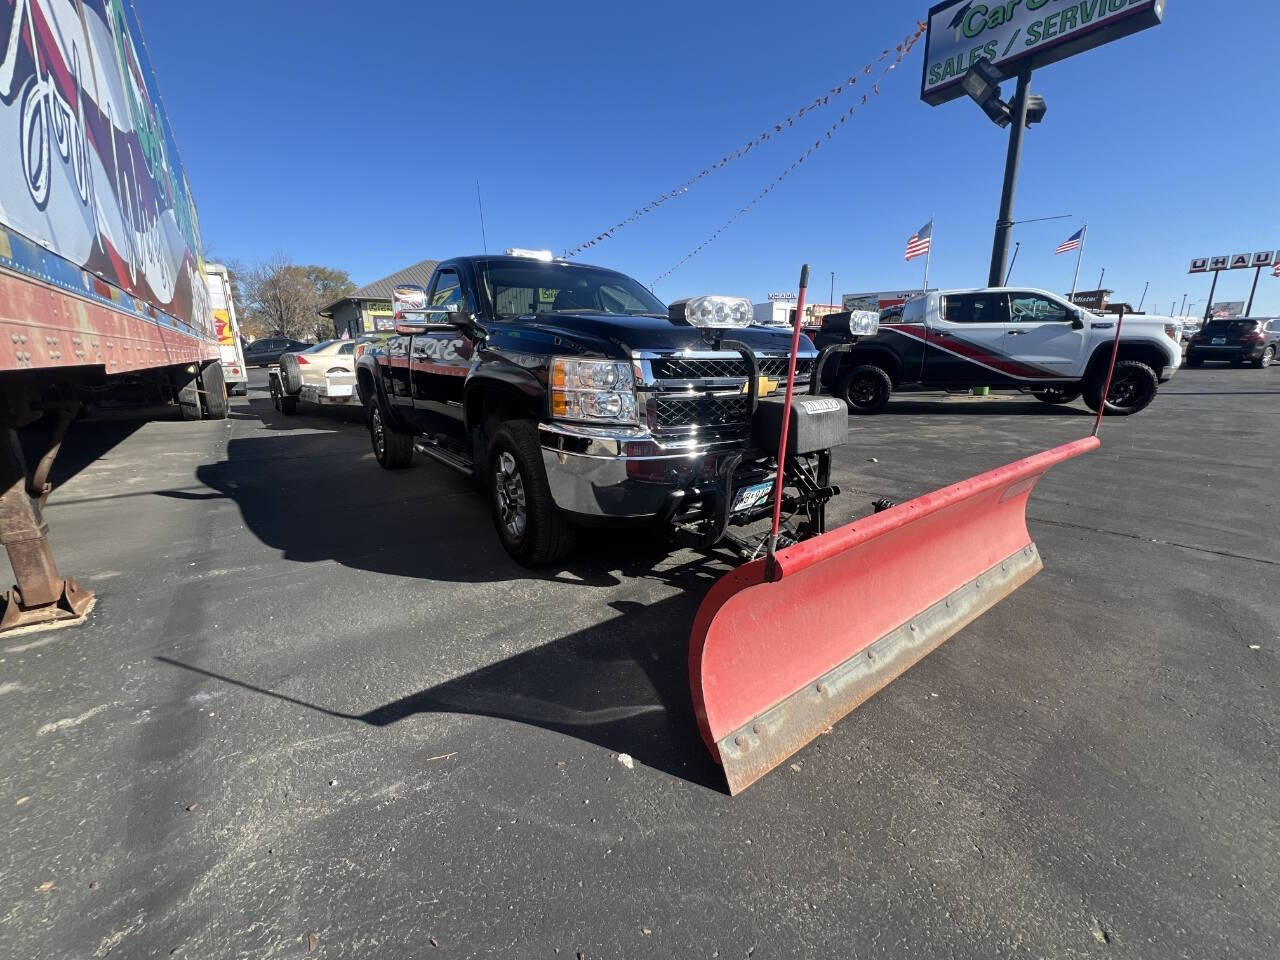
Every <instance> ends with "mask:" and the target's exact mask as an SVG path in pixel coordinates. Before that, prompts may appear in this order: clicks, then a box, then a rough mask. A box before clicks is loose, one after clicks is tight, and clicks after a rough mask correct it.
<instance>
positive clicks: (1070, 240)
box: [1053, 227, 1084, 256]
mask: <svg viewBox="0 0 1280 960" xmlns="http://www.w3.org/2000/svg"><path fill="white" fill-rule="evenodd" d="M1083 236H1084V228H1083V227H1081V228H1080V229H1079V230H1077V231H1076V232H1075V233H1073V234H1072V235H1071V236H1069V237H1067V239H1065V240H1063V241H1062V243H1061V244H1059V246H1058V249H1057V250H1055V251H1054V252H1053V254H1054V256H1057V255H1058V254H1060V253H1070V252H1071V251H1072V250H1079V249H1080V238H1081V237H1083Z"/></svg>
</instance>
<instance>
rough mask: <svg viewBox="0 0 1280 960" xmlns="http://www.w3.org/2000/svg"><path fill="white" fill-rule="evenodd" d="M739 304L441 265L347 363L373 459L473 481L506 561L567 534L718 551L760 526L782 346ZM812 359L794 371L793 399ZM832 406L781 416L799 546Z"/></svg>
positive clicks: (789, 506)
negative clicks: (670, 299) (615, 529)
mask: <svg viewBox="0 0 1280 960" xmlns="http://www.w3.org/2000/svg"><path fill="white" fill-rule="evenodd" d="M750 322H751V304H750V302H749V301H746V300H740V299H736V298H727V297H698V298H693V299H691V300H688V301H684V302H681V303H677V304H673V305H672V306H671V307H670V308H668V307H666V306H663V304H662V303H660V302H659V301H658V300H656V299H655V298H654V297H653V295H652V294H651V293H650V292H649V291H648V290H647V289H646V288H645V287H644V286H642V285H641V284H639V283H637V282H636V281H635V280H633V279H631V278H630V277H627V276H624V275H623V274H621V273H617V272H615V271H612V270H606V269H602V268H599V267H592V266H586V265H584V264H578V263H569V262H566V261H564V260H554V259H552V258H551V257H550V255H549V254H546V255H539V256H516V255H507V256H489V255H486V256H471V257H457V258H454V259H452V260H447V261H444V262H442V263H441V264H440V265H439V266H438V267H437V269H436V272H435V274H434V276H433V277H432V279H431V283H430V285H429V286H428V287H427V288H425V289H424V288H421V287H402V288H398V289H397V291H396V336H394V337H392V338H391V339H390V340H388V341H387V343H386V344H385V345H382V346H378V347H375V348H374V349H371V350H369V351H368V352H367V353H365V354H364V355H363V356H361V357H360V359H359V360H358V361H357V365H356V376H357V389H358V391H359V396H360V399H361V401H362V402H363V403H364V405H365V409H366V412H367V417H368V424H369V431H370V437H371V440H372V443H373V450H374V454H375V456H376V458H377V461H378V463H379V464H380V465H382V466H383V467H384V468H386V469H397V468H400V467H405V466H407V465H409V463H410V461H411V460H412V458H413V454H414V452H415V451H417V452H419V453H421V454H423V455H424V456H427V457H430V458H432V459H434V460H436V461H439V462H441V463H444V464H446V465H448V466H450V467H453V468H454V469H456V470H458V471H460V472H462V473H464V474H467V475H469V476H471V477H472V478H473V479H474V480H475V481H476V483H477V485H478V486H479V487H480V489H482V490H483V491H484V492H485V493H486V494H487V496H488V499H489V503H490V507H491V511H492V514H493V520H494V525H495V527H496V529H497V532H498V535H499V537H500V539H501V541H502V544H503V546H504V547H505V548H506V550H507V551H508V552H509V553H510V554H511V556H512V557H513V558H515V559H516V560H517V561H518V562H520V563H523V564H526V565H530V566H533V565H538V564H542V563H548V562H551V561H553V560H555V559H558V558H560V557H561V556H563V555H564V554H565V553H566V552H567V551H568V549H569V547H570V546H571V544H572V542H573V538H574V533H575V529H576V527H578V526H580V525H589V524H616V523H637V522H638V523H656V524H666V525H669V526H670V528H671V529H673V530H674V531H675V532H676V534H677V535H678V538H679V539H680V540H682V541H683V542H688V543H691V544H694V545H702V546H711V545H714V544H716V543H723V542H726V541H727V542H729V543H730V544H731V545H734V546H735V547H736V548H737V549H740V550H742V551H747V550H749V549H750V541H747V540H744V539H742V538H738V537H737V536H736V535H734V534H732V533H731V532H730V528H731V527H732V528H741V527H746V526H747V525H749V524H751V523H753V522H755V521H758V520H760V519H761V518H763V517H764V516H765V514H766V513H767V512H771V511H772V504H773V481H774V479H775V477H776V475H777V462H776V452H777V445H778V433H779V427H780V424H781V421H782V417H781V404H782V398H781V396H780V395H781V394H782V392H783V391H784V389H785V380H786V371H787V365H788V360H789V357H790V352H791V337H790V333H789V332H788V331H784V330H777V329H772V330H770V329H763V328H749V327H748V325H749V324H750ZM816 359H817V358H816V351H815V349H814V348H813V346H812V344H810V343H809V342H808V341H807V340H803V339H802V346H801V349H800V354H799V357H798V360H797V365H798V366H797V383H798V384H800V385H801V387H800V388H799V390H798V392H802V393H806V394H807V393H808V392H809V388H810V386H811V384H810V378H811V376H813V375H814V374H815V373H816V370H815V363H816ZM846 417H847V414H846V412H845V410H844V408H843V404H841V403H839V402H836V401H833V400H832V399H831V398H818V397H803V398H798V399H797V400H796V401H795V403H793V407H792V413H791V421H790V422H791V430H792V437H793V442H792V443H790V444H789V449H790V450H791V451H792V456H789V457H787V458H784V459H786V461H787V462H786V465H785V469H784V480H785V489H784V498H783V500H784V503H783V505H784V507H785V508H786V512H787V513H788V514H794V515H795V517H796V518H797V521H796V522H797V523H798V524H799V525H800V526H799V527H798V528H794V529H793V530H792V531H791V534H790V536H792V537H793V538H795V539H799V538H802V537H805V536H810V535H814V534H816V533H820V532H822V529H821V528H822V525H823V523H824V520H823V511H824V509H825V504H826V502H827V500H829V499H830V497H831V496H833V495H834V494H835V493H836V492H837V491H836V490H835V489H834V488H833V487H831V486H830V484H829V472H830V447H831V446H833V445H834V444H836V443H842V442H844V440H845V439H846V437H847V434H848V424H847V419H846Z"/></svg>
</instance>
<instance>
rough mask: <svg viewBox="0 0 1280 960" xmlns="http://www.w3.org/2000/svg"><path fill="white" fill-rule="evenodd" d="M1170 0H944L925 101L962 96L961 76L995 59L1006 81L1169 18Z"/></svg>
mask: <svg viewBox="0 0 1280 960" xmlns="http://www.w3.org/2000/svg"><path fill="white" fill-rule="evenodd" d="M1164 7H1165V0H990V2H985V3H984V2H979V0H944V2H942V3H938V4H935V5H934V6H933V8H932V9H931V10H930V11H929V36H928V39H927V40H926V41H925V60H924V79H923V80H922V82H921V85H920V99H922V100H923V101H924V102H925V103H928V104H931V105H933V106H937V105H938V104H940V103H946V102H947V101H948V100H954V99H955V98H956V97H960V96H963V95H964V91H963V90H962V89H961V87H960V79H961V77H963V76H964V74H965V71H966V70H968V69H969V68H970V67H971V66H973V65H974V64H975V63H976V62H977V61H979V60H990V61H991V62H992V63H993V64H994V65H995V67H996V69H997V70H999V71H1000V74H1001V76H1002V77H1003V78H1004V79H1006V80H1007V79H1010V78H1011V77H1015V76H1017V74H1018V72H1019V71H1021V70H1032V69H1036V68H1038V67H1043V66H1047V65H1048V64H1051V63H1056V62H1057V61H1059V60H1065V59H1066V58H1067V57H1073V56H1075V55H1076V54H1077V53H1083V52H1084V51H1086V50H1091V49H1093V48H1094V47H1098V46H1101V45H1102V44H1104V43H1110V42H1111V41H1112V40H1119V39H1120V38H1121V37H1126V36H1128V35H1129V34H1131V33H1137V32H1138V31H1139V30H1145V29H1147V28H1148V27H1154V26H1158V25H1159V24H1160V23H1162V22H1163V21H1164Z"/></svg>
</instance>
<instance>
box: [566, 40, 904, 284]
mask: <svg viewBox="0 0 1280 960" xmlns="http://www.w3.org/2000/svg"><path fill="white" fill-rule="evenodd" d="M927 27H928V25H927V24H925V23H917V24H916V30H915V32H914V33H913V34H911V35H910V36H908V37H906V38H904V39H903V41H902V42H901V43H899V44H898V45H897V46H895V47H886V48H885V49H884V50H883V51H882V52H881V54H880V56H879V57H878V58H876V59H875V60H873V61H871V62H870V63H868V64H867V65H866V66H864V67H863V68H862V69H861V70H857V71H855V72H854V73H851V74H850V75H849V76H848V78H847V79H846V80H845V81H844V82H843V83H839V84H837V85H836V86H834V87H832V88H831V89H830V90H828V91H826V92H825V93H822V94H819V95H818V96H816V97H814V98H813V100H811V101H810V102H809V103H807V104H805V105H804V106H802V107H799V108H797V109H796V110H794V111H793V112H792V113H790V114H789V115H788V116H786V117H785V118H784V119H782V120H779V121H778V122H777V123H774V124H773V125H772V126H771V127H770V128H769V129H767V130H765V131H764V132H762V133H761V134H760V135H759V136H757V137H754V138H753V139H751V140H749V141H747V143H745V144H743V145H742V146H741V147H739V148H738V149H736V150H734V151H732V152H731V153H726V154H725V155H724V156H722V157H721V158H720V159H719V160H717V161H715V162H714V163H712V164H711V165H710V166H707V167H703V168H702V169H701V170H700V171H698V172H697V173H696V174H694V175H693V176H692V177H690V178H689V179H688V180H686V181H685V182H684V183H682V184H680V185H679V186H678V187H676V188H675V189H673V190H669V191H667V192H666V193H664V194H662V195H661V196H658V197H656V198H654V199H653V200H650V201H649V202H648V203H646V204H645V205H644V206H642V207H637V208H636V209H635V210H634V211H633V212H632V213H631V214H630V216H627V217H625V218H624V219H622V220H619V221H618V222H617V223H615V224H614V225H613V226H611V227H610V228H609V229H607V230H602V231H601V232H600V233H598V234H596V235H595V236H594V237H592V238H591V239H590V240H587V241H586V242H584V243H580V244H578V246H576V247H573V248H572V249H569V250H566V251H565V252H564V257H565V258H566V259H568V258H572V257H576V256H577V255H578V254H580V253H582V251H584V250H589V249H590V248H591V247H594V246H595V245H596V244H599V243H603V242H604V241H605V240H609V239H612V237H613V236H614V234H616V233H617V232H618V231H619V230H622V229H624V228H625V227H628V226H630V225H631V224H633V223H635V222H636V221H637V220H639V219H640V218H642V217H645V216H647V215H648V214H650V213H652V212H653V211H654V210H657V209H658V208H659V207H661V206H662V205H663V204H665V203H667V202H668V201H669V200H674V199H675V198H676V197H679V196H682V195H683V194H686V193H688V192H689V190H690V188H691V187H693V186H694V185H695V184H696V183H697V182H698V181H700V180H703V179H705V178H706V177H709V176H711V174H713V173H715V172H716V171H717V170H722V169H724V168H725V167H727V166H728V165H729V164H730V163H732V162H733V161H735V160H738V159H741V158H742V157H745V156H746V155H747V154H748V153H750V152H751V151H752V150H753V149H755V148H756V147H759V146H761V145H763V144H764V143H766V142H768V141H769V140H771V139H773V137H774V136H775V135H777V134H780V133H782V132H783V131H785V130H788V129H791V128H793V127H794V126H795V125H796V122H797V121H798V120H801V119H803V118H804V116H805V115H806V114H810V113H813V112H815V111H817V110H821V109H822V108H823V107H826V106H828V105H829V104H830V103H831V101H832V100H834V99H835V98H836V97H839V96H840V95H841V94H842V93H844V92H845V91H846V90H851V89H853V88H854V87H855V86H856V85H857V83H858V81H859V79H861V78H863V77H870V76H872V75H873V73H874V72H875V67H876V64H878V63H884V62H885V61H886V60H887V59H889V57H890V56H892V55H893V54H894V53H895V52H896V53H897V58H896V59H895V60H894V61H893V63H891V64H890V65H889V66H888V67H887V68H886V69H885V70H884V74H887V73H888V72H889V71H891V70H893V69H894V67H896V66H897V65H898V64H900V63H901V62H902V61H903V59H904V58H905V57H906V55H907V53H908V52H910V50H911V48H912V47H914V46H915V44H916V43H917V42H918V41H919V39H920V38H921V37H922V36H923V35H924V32H925V30H926V28H927ZM883 78H884V77H883V74H882V76H881V77H880V78H878V79H877V80H876V81H875V82H874V83H873V84H872V92H871V93H870V94H863V96H862V100H861V102H860V104H855V106H858V105H864V104H866V102H867V100H868V98H869V97H870V96H872V95H878V94H879V93H880V89H879V86H880V83H879V81H880V80H881V79H883ZM852 113H853V109H850V110H849V113H848V114H846V115H845V116H844V117H841V119H840V120H839V121H838V123H843V122H844V121H845V119H846V118H847V116H848V115H849V114H852ZM836 125H838V124H836ZM836 125H833V129H834V127H835V126H836ZM827 139H828V140H829V139H831V134H830V132H828V134H827ZM814 149H816V148H814ZM810 152H811V151H810ZM806 156H807V154H806ZM796 165H798V164H793V165H792V166H793V167H794V166H796ZM788 172H790V171H789V170H788ZM784 176H785V174H784Z"/></svg>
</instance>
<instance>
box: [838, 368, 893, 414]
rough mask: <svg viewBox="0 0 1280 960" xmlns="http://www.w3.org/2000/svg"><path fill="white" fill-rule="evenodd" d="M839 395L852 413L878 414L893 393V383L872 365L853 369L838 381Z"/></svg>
mask: <svg viewBox="0 0 1280 960" xmlns="http://www.w3.org/2000/svg"><path fill="white" fill-rule="evenodd" d="M838 389H839V395H840V396H841V397H843V398H844V402H845V403H847V404H848V405H849V410H850V411H851V412H853V413H879V412H880V411H881V410H883V409H884V408H885V405H886V404H888V402H889V397H890V395H892V393H893V381H892V380H890V379H889V374H887V373H885V371H884V369H883V368H881V367H877V366H875V365H874V364H869V363H868V364H863V365H862V366H858V367H854V368H853V369H852V370H850V371H849V373H848V374H847V375H846V376H845V377H844V379H842V380H841V381H840V386H839V387H838Z"/></svg>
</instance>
